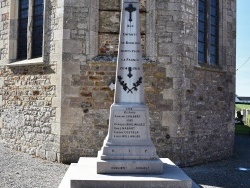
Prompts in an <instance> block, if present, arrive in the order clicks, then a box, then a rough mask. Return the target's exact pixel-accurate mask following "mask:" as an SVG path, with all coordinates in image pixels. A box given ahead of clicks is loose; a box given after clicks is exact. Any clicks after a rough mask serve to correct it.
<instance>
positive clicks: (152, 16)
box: [88, 0, 157, 61]
mask: <svg viewBox="0 0 250 188" xmlns="http://www.w3.org/2000/svg"><path fill="white" fill-rule="evenodd" d="M99 1H100V0H91V5H90V6H91V7H90V37H89V40H90V41H94V42H93V43H90V44H89V45H90V46H89V53H88V54H89V56H88V59H89V60H91V59H93V58H94V57H96V56H98V47H99V45H98V38H99V37H98V31H99ZM121 3H122V0H121ZM94 20H95V21H94ZM97 23H98V27H96V24H97ZM155 23H156V11H155V0H147V1H146V45H145V48H146V57H147V58H149V59H150V60H151V61H156V58H157V45H156V36H155V31H156V25H155Z"/></svg>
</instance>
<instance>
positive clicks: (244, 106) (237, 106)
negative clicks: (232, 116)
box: [235, 104, 250, 111]
mask: <svg viewBox="0 0 250 188" xmlns="http://www.w3.org/2000/svg"><path fill="white" fill-rule="evenodd" d="M241 109H250V104H235V110H236V111H238V110H241Z"/></svg>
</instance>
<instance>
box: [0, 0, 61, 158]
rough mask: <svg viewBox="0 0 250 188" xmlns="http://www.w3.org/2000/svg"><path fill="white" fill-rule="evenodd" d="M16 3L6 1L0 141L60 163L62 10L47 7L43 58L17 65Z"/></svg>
mask: <svg viewBox="0 0 250 188" xmlns="http://www.w3.org/2000/svg"><path fill="white" fill-rule="evenodd" d="M17 2H18V1H16V0H7V1H1V13H2V11H3V12H4V14H5V18H4V19H3V15H1V16H2V19H1V20H2V21H3V25H5V26H4V28H0V33H1V44H0V50H1V58H0V82H1V85H0V87H1V89H0V91H1V92H0V96H1V97H0V98H1V101H0V103H1V126H0V138H1V140H3V141H4V143H5V145H6V146H7V147H9V148H12V149H14V150H17V151H22V152H25V153H29V154H31V155H34V156H37V157H40V158H43V159H47V160H50V161H60V126H59V125H60V103H61V101H60V83H61V82H60V75H61V72H60V62H61V55H60V53H61V51H60V46H62V45H61V44H60V31H62V29H61V28H62V26H61V28H60V23H61V21H60V20H61V18H60V17H61V15H60V6H61V5H60V4H59V3H58V2H57V1H50V0H47V1H46V2H45V3H46V9H45V11H46V14H45V15H44V16H45V17H44V18H45V20H44V23H45V27H44V49H43V57H42V58H38V59H34V60H33V61H32V63H33V65H31V64H30V61H29V60H24V61H22V62H21V63H20V62H19V63H20V64H19V65H15V63H17V60H16V41H17V33H16V31H17V30H16V28H17V15H18V14H17V10H18V8H17V6H18V3H17ZM0 25H1V24H0ZM2 34H4V35H2ZM61 36H62V35H61ZM2 42H3V43H4V44H2Z"/></svg>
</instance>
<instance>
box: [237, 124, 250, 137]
mask: <svg viewBox="0 0 250 188" xmlns="http://www.w3.org/2000/svg"><path fill="white" fill-rule="evenodd" d="M235 134H244V135H250V127H249V126H246V125H237V124H236V125H235Z"/></svg>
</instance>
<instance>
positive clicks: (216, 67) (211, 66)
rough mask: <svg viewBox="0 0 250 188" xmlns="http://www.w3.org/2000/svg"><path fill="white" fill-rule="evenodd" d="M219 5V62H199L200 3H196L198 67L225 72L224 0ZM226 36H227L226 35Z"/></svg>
mask: <svg viewBox="0 0 250 188" xmlns="http://www.w3.org/2000/svg"><path fill="white" fill-rule="evenodd" d="M218 4H219V7H218V10H219V13H218V14H219V18H218V21H219V23H218V30H219V31H218V33H219V34H218V52H217V53H218V58H217V64H210V63H209V62H208V61H206V62H205V63H199V61H198V23H199V3H197V4H196V20H197V26H196V27H197V35H196V36H197V38H196V41H197V45H196V48H197V49H196V52H197V54H196V58H195V59H196V62H197V63H196V66H195V67H196V68H198V69H204V70H208V71H215V72H225V70H223V69H224V68H225V65H224V64H222V62H224V61H225V60H224V59H223V57H222V54H224V52H223V48H222V46H223V29H222V27H223V25H224V24H225V23H224V21H223V19H222V18H223V1H218ZM224 37H225V36H224Z"/></svg>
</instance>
